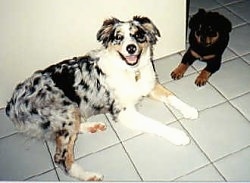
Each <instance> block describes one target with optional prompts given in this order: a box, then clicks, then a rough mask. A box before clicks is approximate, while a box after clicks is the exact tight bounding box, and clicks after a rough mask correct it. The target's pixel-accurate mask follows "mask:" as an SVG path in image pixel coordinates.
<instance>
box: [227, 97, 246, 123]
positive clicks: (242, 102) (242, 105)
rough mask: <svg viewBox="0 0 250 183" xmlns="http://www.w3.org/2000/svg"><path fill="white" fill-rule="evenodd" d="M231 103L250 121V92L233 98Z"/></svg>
mask: <svg viewBox="0 0 250 183" xmlns="http://www.w3.org/2000/svg"><path fill="white" fill-rule="evenodd" d="M231 103H232V104H233V105H234V106H235V107H236V108H237V109H238V110H239V111H240V112H241V113H242V114H243V115H244V116H245V117H246V118H247V119H248V121H250V107H249V104H250V93H248V94H246V95H243V96H241V97H239V98H236V99H234V100H231Z"/></svg>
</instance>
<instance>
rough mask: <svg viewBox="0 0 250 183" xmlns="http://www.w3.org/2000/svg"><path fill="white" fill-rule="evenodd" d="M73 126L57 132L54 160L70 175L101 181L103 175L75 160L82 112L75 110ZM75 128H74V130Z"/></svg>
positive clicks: (80, 178) (81, 178)
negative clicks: (90, 170) (88, 170)
mask: <svg viewBox="0 0 250 183" xmlns="http://www.w3.org/2000/svg"><path fill="white" fill-rule="evenodd" d="M73 115H75V116H74V119H75V120H74V123H73V124H71V127H72V128H70V129H69V128H68V129H67V128H66V127H65V128H64V129H61V130H59V131H58V132H57V133H56V153H55V155H54V161H55V162H56V163H57V164H58V165H59V166H60V167H61V168H62V169H63V170H64V172H65V173H67V174H69V175H70V176H72V177H74V178H77V179H79V180H84V181H100V180H102V178H103V176H102V175H100V174H97V173H94V172H87V171H84V170H83V169H82V167H80V166H79V165H78V164H77V163H75V161H74V145H75V141H76V139H77V135H78V132H79V130H80V113H79V112H78V110H77V112H73ZM72 129H73V130H72Z"/></svg>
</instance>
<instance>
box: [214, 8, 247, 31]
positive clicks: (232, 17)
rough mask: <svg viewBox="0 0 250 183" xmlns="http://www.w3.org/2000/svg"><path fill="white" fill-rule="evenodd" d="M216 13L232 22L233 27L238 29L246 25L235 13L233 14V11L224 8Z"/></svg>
mask: <svg viewBox="0 0 250 183" xmlns="http://www.w3.org/2000/svg"><path fill="white" fill-rule="evenodd" d="M214 11H215V12H218V13H220V14H221V15H223V16H225V17H226V18H227V19H228V20H230V22H231V23H232V27H236V26H239V25H243V24H245V23H246V22H245V21H244V20H242V19H241V18H240V17H239V16H236V15H235V14H234V13H232V12H231V11H229V10H228V9H226V8H224V7H223V8H219V9H216V10H214Z"/></svg>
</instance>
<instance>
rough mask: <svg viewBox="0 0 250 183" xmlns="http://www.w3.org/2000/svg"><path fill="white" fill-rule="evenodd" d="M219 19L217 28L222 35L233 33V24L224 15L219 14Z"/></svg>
mask: <svg viewBox="0 0 250 183" xmlns="http://www.w3.org/2000/svg"><path fill="white" fill-rule="evenodd" d="M216 19H217V24H218V25H217V26H218V29H219V30H220V32H222V33H229V32H231V31H232V23H231V22H230V21H229V20H228V19H227V18H226V17H224V16H223V15H220V14H218V16H217V17H216Z"/></svg>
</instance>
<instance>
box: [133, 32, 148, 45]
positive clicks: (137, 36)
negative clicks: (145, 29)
mask: <svg viewBox="0 0 250 183" xmlns="http://www.w3.org/2000/svg"><path fill="white" fill-rule="evenodd" d="M134 38H135V39H136V41H138V42H140V43H143V42H145V41H146V36H145V34H143V33H139V32H138V33H136V34H135V35H134Z"/></svg>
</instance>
